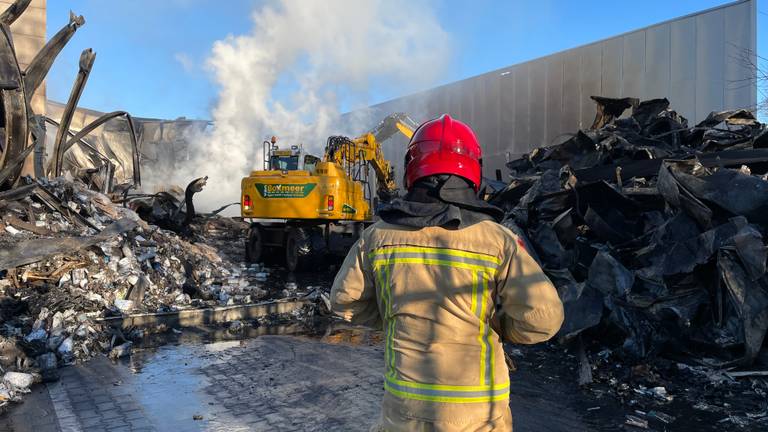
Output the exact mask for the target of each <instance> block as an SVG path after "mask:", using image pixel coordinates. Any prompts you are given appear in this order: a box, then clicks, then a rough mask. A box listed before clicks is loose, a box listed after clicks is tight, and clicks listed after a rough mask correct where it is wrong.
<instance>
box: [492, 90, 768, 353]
mask: <svg viewBox="0 0 768 432" xmlns="http://www.w3.org/2000/svg"><path fill="white" fill-rule="evenodd" d="M595 101H596V102H597V103H598V111H599V112H598V115H597V118H596V121H595V123H594V124H595V125H596V126H599V127H597V128H595V129H589V130H580V131H576V132H575V133H573V134H571V135H570V138H568V139H565V140H563V141H561V143H559V144H555V145H552V146H548V147H542V148H538V149H534V150H533V151H531V152H530V153H529V154H526V155H523V156H522V157H521V158H520V159H517V160H513V161H510V162H509V163H508V164H507V166H508V168H509V169H510V173H511V180H512V181H511V183H510V184H509V186H508V187H507V188H506V189H501V190H499V191H498V192H496V193H495V195H494V196H493V197H492V198H491V201H492V202H493V203H495V204H496V205H498V206H500V207H502V208H503V209H505V210H506V211H507V218H508V219H507V220H506V221H505V222H504V225H505V226H515V227H517V230H518V234H519V235H520V236H521V238H527V239H530V240H529V242H530V244H531V246H530V247H528V249H529V250H530V251H531V252H535V255H537V257H538V258H537V260H538V261H539V262H540V263H541V264H542V265H543V268H544V270H545V272H546V274H547V275H548V276H549V277H550V279H551V280H552V282H553V284H555V286H556V287H557V289H558V293H559V294H560V296H561V299H562V301H563V303H564V308H565V311H566V315H565V322H564V324H563V330H562V331H561V333H560V335H561V337H562V338H563V339H566V340H567V339H569V338H573V337H574V336H576V335H581V337H586V336H588V335H598V336H599V337H600V338H601V340H599V341H597V342H598V343H599V344H605V343H608V341H606V340H602V337H603V336H604V335H613V334H616V335H620V336H618V339H619V341H618V343H619V344H620V345H621V349H622V350H623V352H625V353H629V354H631V355H633V356H638V357H649V356H653V355H657V354H662V353H669V352H670V350H673V351H675V354H676V355H681V354H684V355H687V356H694V357H695V358H698V359H701V360H700V361H704V359H716V360H715V362H716V363H718V364H720V365H731V366H732V365H747V364H750V363H751V362H753V361H754V360H755V358H756V357H757V354H758V352H759V351H760V349H761V346H762V343H763V341H764V339H765V335H766V332H767V331H768V274H766V268H767V265H766V261H767V260H768V241H766V239H765V238H764V237H763V233H765V232H768V216H767V215H768V198H766V196H768V149H766V148H763V146H764V145H765V144H764V142H763V140H764V139H765V137H766V133H768V132H766V131H768V127H766V125H763V124H762V123H760V122H759V121H757V120H756V119H755V118H754V116H753V115H752V113H750V112H748V111H743V110H735V111H723V112H714V113H711V114H710V115H709V117H707V119H706V120H704V121H702V122H700V123H699V124H698V125H696V126H695V127H689V126H688V121H687V120H686V119H685V118H683V117H682V116H680V115H679V114H678V113H676V112H675V111H674V110H672V109H671V108H670V106H669V101H667V100H666V99H663V98H662V99H652V100H648V101H643V102H641V103H635V104H633V103H632V102H631V100H630V99H626V100H621V99H608V98H595ZM630 106H632V108H633V109H632V112H631V114H630V115H629V117H620V116H621V115H622V113H623V112H624V111H625V110H626V109H627V108H629V107H630ZM574 168H576V169H575V170H574ZM593 328H595V330H594V331H587V330H590V329H593ZM711 362H712V361H710V363H711Z"/></svg>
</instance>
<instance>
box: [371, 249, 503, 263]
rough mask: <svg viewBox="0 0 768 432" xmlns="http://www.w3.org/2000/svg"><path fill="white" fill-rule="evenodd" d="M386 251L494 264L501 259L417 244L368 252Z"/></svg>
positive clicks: (373, 254)
mask: <svg viewBox="0 0 768 432" xmlns="http://www.w3.org/2000/svg"><path fill="white" fill-rule="evenodd" d="M388 253H427V254H429V253H433V254H442V255H453V256H457V257H463V258H471V259H476V260H481V261H488V262H491V263H494V264H497V265H498V264H501V259H499V258H497V257H495V256H492V255H486V254H481V253H476V252H466V251H462V250H458V249H448V248H432V247H419V246H392V247H383V248H380V249H377V250H375V251H373V252H371V253H370V256H371V258H373V257H374V256H376V255H384V254H388Z"/></svg>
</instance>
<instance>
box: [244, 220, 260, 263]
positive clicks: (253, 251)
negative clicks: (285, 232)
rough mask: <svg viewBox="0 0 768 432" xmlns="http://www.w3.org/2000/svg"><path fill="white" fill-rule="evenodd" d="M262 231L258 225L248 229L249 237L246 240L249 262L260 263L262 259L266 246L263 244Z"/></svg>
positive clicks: (247, 259) (246, 252) (246, 258)
mask: <svg viewBox="0 0 768 432" xmlns="http://www.w3.org/2000/svg"><path fill="white" fill-rule="evenodd" d="M261 239H262V233H261V228H259V226H258V225H254V226H251V228H250V229H249V230H248V239H247V240H246V241H245V260H246V261H247V262H249V263H258V262H261V261H262V251H263V250H264V246H263V245H262V244H261Z"/></svg>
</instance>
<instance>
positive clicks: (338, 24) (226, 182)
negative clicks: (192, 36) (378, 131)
mask: <svg viewBox="0 0 768 432" xmlns="http://www.w3.org/2000/svg"><path fill="white" fill-rule="evenodd" d="M448 39H449V38H448V34H447V33H446V31H445V30H444V29H442V28H441V26H440V24H439V23H438V21H437V18H436V17H435V14H434V12H433V11H432V9H431V7H430V4H429V3H424V2H414V1H408V0H358V1H345V0H324V1H311V2H306V1H293V0H281V1H278V2H272V3H270V4H269V5H268V6H264V7H262V8H260V9H258V10H256V11H255V12H254V13H253V29H252V31H251V32H250V33H249V34H246V35H239V36H233V35H230V36H228V37H227V38H226V39H224V40H220V41H217V42H215V43H214V45H213V49H212V51H211V55H210V57H209V58H208V60H207V66H208V67H209V69H210V70H211V72H212V74H213V77H214V79H215V82H216V84H217V85H218V86H219V87H220V93H219V98H218V101H217V102H216V105H215V107H214V108H213V110H212V118H213V120H214V126H213V130H212V133H211V134H210V135H208V136H205V137H201V138H200V139H198V140H195V142H194V145H193V148H192V156H191V157H192V160H190V161H189V163H188V164H186V165H185V166H184V168H183V169H182V170H180V171H179V172H178V173H175V176H176V177H177V178H178V181H176V183H178V184H182V185H183V184H184V183H185V182H186V181H189V180H190V179H192V178H195V177H198V176H201V175H208V176H210V180H209V182H208V187H207V188H206V190H205V191H203V193H201V194H199V195H198V196H197V197H199V198H197V197H196V203H197V202H198V201H199V206H200V207H201V208H202V209H203V210H210V209H213V208H217V207H219V206H221V205H223V204H225V203H228V202H235V201H238V200H239V193H240V180H241V179H242V177H244V176H246V175H247V174H248V173H249V172H250V171H251V170H252V169H260V168H261V167H262V144H261V143H262V142H263V141H264V140H265V139H267V138H268V137H269V136H271V135H273V134H274V135H277V136H278V137H279V139H280V142H279V144H282V145H283V146H287V145H292V144H297V145H298V144H303V145H304V147H305V148H308V149H309V150H310V151H311V152H312V153H313V154H316V155H318V156H321V155H322V149H323V147H324V145H325V140H326V138H327V137H328V136H329V135H332V134H339V133H342V134H347V135H356V134H360V133H362V132H364V131H365V130H366V129H367V128H369V127H371V126H373V124H375V122H376V121H378V120H379V119H365V120H367V121H360V122H356V123H358V124H354V125H350V124H346V125H338V120H339V109H340V108H339V107H340V104H342V103H344V105H345V107H346V108H349V109H356V108H360V107H364V106H366V105H368V104H369V102H370V94H369V93H370V90H372V89H382V88H396V89H397V93H398V94H403V93H405V92H409V91H413V90H415V89H417V88H420V87H425V86H428V85H430V84H434V82H435V81H436V79H437V78H438V76H439V74H440V73H441V71H442V70H444V69H445V66H446V64H447V59H448V55H449V54H450V53H449V49H448ZM388 86H390V87H388ZM394 86H396V87H394ZM286 89H287V90H286Z"/></svg>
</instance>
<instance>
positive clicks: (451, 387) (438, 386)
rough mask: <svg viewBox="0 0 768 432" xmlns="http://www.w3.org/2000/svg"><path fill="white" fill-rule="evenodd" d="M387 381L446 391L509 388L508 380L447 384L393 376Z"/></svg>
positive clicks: (405, 385)
mask: <svg viewBox="0 0 768 432" xmlns="http://www.w3.org/2000/svg"><path fill="white" fill-rule="evenodd" d="M387 381H389V382H391V383H393V384H397V385H398V386H401V387H412V388H417V389H425V390H446V391H457V392H462V391H491V390H494V391H498V390H504V389H508V388H509V381H507V382H503V383H499V384H490V385H476V386H473V385H466V386H464V385H462V386H459V385H447V384H422V383H415V382H411V381H403V380H399V379H395V378H387Z"/></svg>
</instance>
